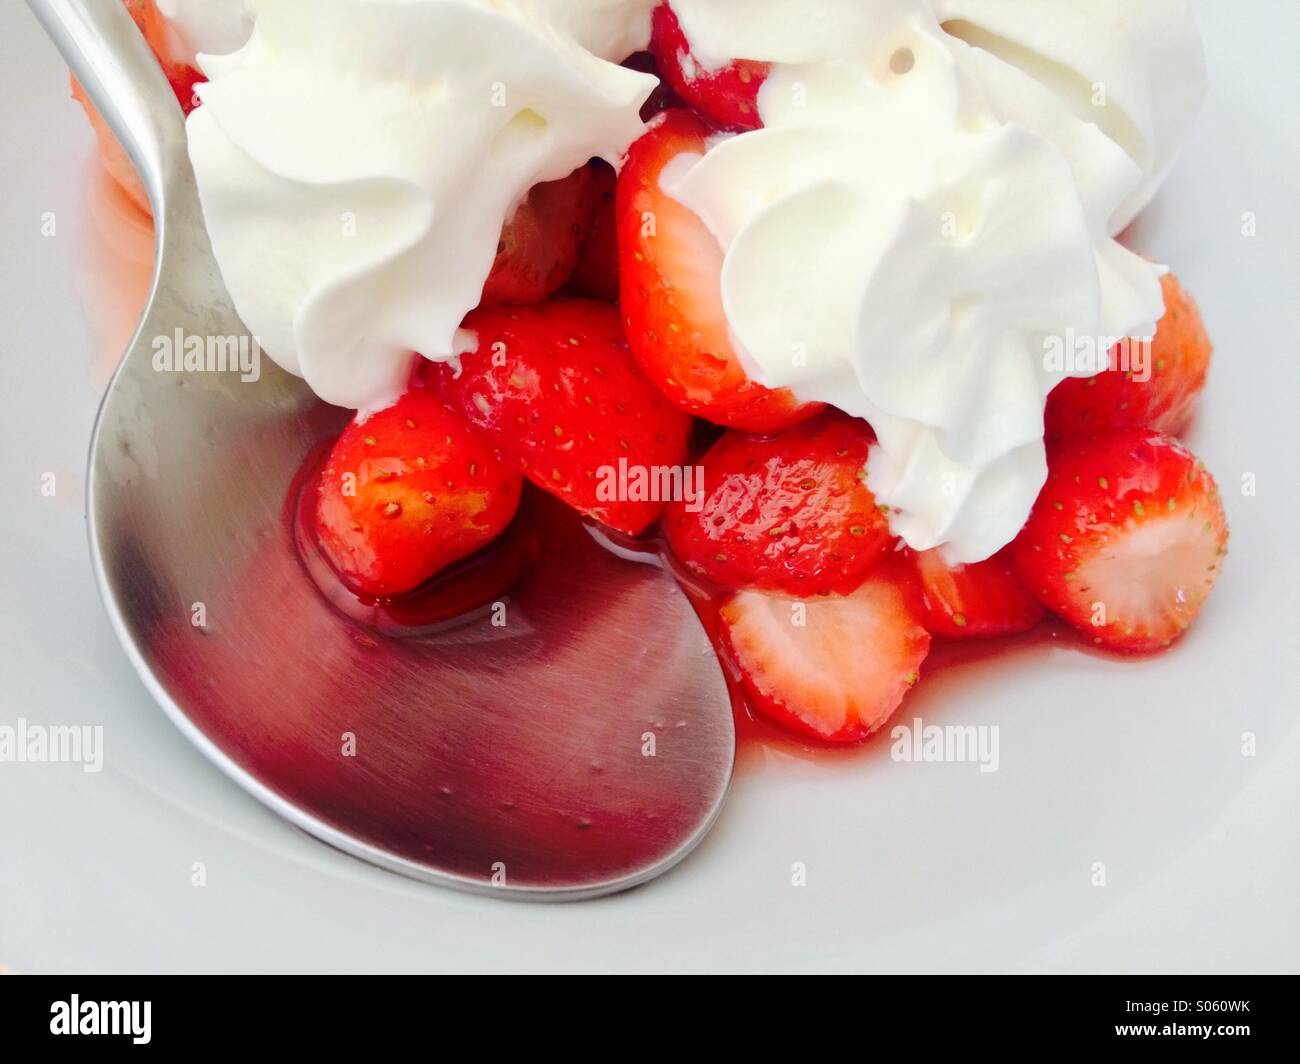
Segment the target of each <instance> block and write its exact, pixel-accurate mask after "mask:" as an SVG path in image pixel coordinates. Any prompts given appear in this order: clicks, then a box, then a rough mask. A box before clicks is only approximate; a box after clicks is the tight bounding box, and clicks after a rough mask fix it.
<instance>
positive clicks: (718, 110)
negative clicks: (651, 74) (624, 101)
mask: <svg viewBox="0 0 1300 1064" xmlns="http://www.w3.org/2000/svg"><path fill="white" fill-rule="evenodd" d="M652 25H653V34H652V36H651V39H650V51H651V53H652V54H653V55H654V57H655V60H656V61H657V62H658V64H659V69H660V71H661V72H662V73H663V77H664V80H665V81H667V82H668V84H669V85H671V86H672V88H673V89H674V91H676V93H677V94H678V95H679V96H680V97H681V98H682V99H683V100H685V101H686V102H687V103H688V104H690V106H692V107H694V108H695V109H696V110H697V111H699V112H700V113H701V114H704V115H706V116H707V117H709V118H711V119H712V120H713V121H714V122H716V123H717V124H718V125H719V126H721V127H722V128H723V129H730V130H737V131H740V130H746V129H758V128H759V127H760V126H762V124H763V120H762V119H761V118H760V117H759V114H758V90H759V88H760V87H761V86H762V84H763V82H764V80H765V79H766V78H767V74H768V69H769V67H768V64H767V63H758V62H753V61H751V60H748V59H736V60H734V61H733V62H731V63H728V64H727V65H726V66H724V67H721V68H719V69H717V70H709V69H708V68H706V67H704V66H703V65H701V63H700V61H699V60H698V59H697V58H696V56H695V54H694V53H693V52H692V51H691V44H690V42H689V41H688V40H687V39H686V34H685V33H684V32H683V31H682V27H681V23H680V22H679V21H678V20H677V15H676V14H675V13H674V12H673V9H672V6H671V5H670V4H668V3H662V4H660V5H659V6H658V7H657V8H655V12H654V17H653V24H652Z"/></svg>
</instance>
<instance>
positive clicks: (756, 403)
mask: <svg viewBox="0 0 1300 1064" xmlns="http://www.w3.org/2000/svg"><path fill="white" fill-rule="evenodd" d="M710 132H711V131H710V130H709V129H708V128H707V127H706V126H705V125H704V123H703V122H701V121H700V119H698V118H696V117H695V116H694V115H693V114H691V113H690V112H689V111H680V110H679V111H666V112H664V113H663V114H662V115H660V116H659V117H658V118H656V119H655V120H654V122H652V123H651V126H650V129H649V131H648V132H647V133H646V134H645V135H643V136H642V137H641V138H640V139H639V140H638V141H636V143H634V144H633V145H632V147H631V149H630V150H629V152H628V157H627V162H626V163H625V164H624V166H623V169H622V171H621V172H620V173H619V177H618V192H617V196H616V204H615V209H616V212H617V218H618V250H619V281H620V293H621V298H620V306H621V307H622V310H623V316H624V323H625V325H626V327H627V338H628V344H629V345H630V346H631V348H632V353H633V354H634V355H636V358H637V360H638V361H639V362H640V363H641V366H642V368H643V369H644V370H645V373H646V376H648V377H649V378H650V380H651V381H653V382H654V384H655V385H656V386H657V387H658V388H659V389H660V390H661V391H662V392H663V393H664V394H665V395H666V396H668V398H669V399H671V400H672V401H673V402H674V403H676V404H677V405H678V406H680V407H681V408H682V409H683V410H686V411H687V412H689V413H691V414H695V415H697V416H698V417H702V418H705V419H707V420H709V421H713V422H715V423H717V424H719V425H725V426H727V427H730V428H738V429H745V430H748V431H754V432H763V431H770V430H774V429H780V428H785V427H787V426H789V425H793V424H796V423H797V422H799V421H803V420H805V419H807V418H809V417H811V416H812V415H814V414H815V413H817V412H818V410H820V409H821V407H820V406H819V405H816V404H800V403H799V402H798V400H796V399H795V397H794V396H793V395H792V394H791V393H790V392H788V391H785V390H776V391H772V390H768V389H767V388H764V387H762V386H761V385H759V384H756V383H754V382H753V381H751V380H750V379H749V377H748V376H747V375H746V373H745V371H744V369H743V368H742V366H741V363H740V359H739V358H738V357H737V355H736V353H735V351H734V350H733V348H732V342H731V335H730V330H729V329H728V326H727V317H726V313H725V312H724V310H723V307H722V281H721V277H722V262H723V254H722V248H721V247H720V246H719V244H718V241H717V239H716V238H715V237H714V236H713V234H712V233H711V232H710V231H709V228H708V226H706V225H705V224H704V222H703V221H702V220H701V219H700V217H699V215H697V214H696V213H695V212H694V211H692V210H691V209H690V208H688V207H686V206H685V205H684V204H682V203H680V202H678V201H677V200H675V199H673V197H671V196H670V195H668V193H666V192H665V191H664V190H663V188H662V187H661V186H660V183H659V179H660V175H661V174H662V172H663V169H664V167H665V166H667V165H668V163H670V162H671V161H672V160H673V159H675V158H677V157H678V156H679V155H682V154H683V153H696V154H703V153H704V151H705V150H706V149H707V141H706V138H707V137H708V136H709V135H710Z"/></svg>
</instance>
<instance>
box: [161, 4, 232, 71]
mask: <svg viewBox="0 0 1300 1064" xmlns="http://www.w3.org/2000/svg"><path fill="white" fill-rule="evenodd" d="M157 4H158V10H159V12H161V13H162V15H163V16H165V17H166V19H167V23H168V25H169V27H170V29H171V31H172V33H171V38H172V39H171V40H170V41H169V45H170V48H171V54H170V56H169V58H170V59H172V60H173V61H174V62H179V63H187V64H190V63H193V62H194V57H195V56H197V55H199V54H200V53H208V54H212V55H224V54H226V53H227V52H233V51H235V49H237V48H242V47H243V45H244V42H245V41H247V40H248V37H249V34H251V33H252V32H253V16H252V14H251V13H250V12H249V10H248V3H247V0H157Z"/></svg>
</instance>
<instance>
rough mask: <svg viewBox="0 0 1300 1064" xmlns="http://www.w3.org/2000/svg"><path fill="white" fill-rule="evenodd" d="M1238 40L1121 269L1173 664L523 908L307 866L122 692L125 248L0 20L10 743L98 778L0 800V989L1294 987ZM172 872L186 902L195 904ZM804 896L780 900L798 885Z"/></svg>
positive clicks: (969, 690) (1288, 62)
mask: <svg viewBox="0 0 1300 1064" xmlns="http://www.w3.org/2000/svg"><path fill="white" fill-rule="evenodd" d="M1256 5H1258V7H1259V8H1261V9H1267V11H1268V12H1271V16H1270V17H1271V18H1272V20H1273V21H1272V22H1271V23H1270V22H1268V20H1267V19H1266V20H1262V21H1263V24H1261V20H1259V19H1255V20H1253V21H1248V20H1247V19H1246V18H1244V17H1243V15H1242V12H1241V10H1240V5H1234V4H1228V3H1226V2H1222V0H1220V2H1216V3H1205V4H1203V5H1202V15H1201V18H1202V25H1203V29H1204V32H1205V35H1206V38H1207V45H1208V50H1209V58H1210V69H1211V77H1212V82H1213V94H1212V96H1211V98H1210V100H1209V103H1208V105H1207V107H1206V109H1205V112H1204V115H1203V117H1202V120H1201V123H1200V126H1199V129H1198V132H1197V135H1196V139H1195V141H1194V143H1193V144H1192V145H1191V146H1190V148H1189V149H1188V150H1187V152H1186V153H1185V155H1184V157H1183V160H1182V162H1181V164H1180V166H1179V167H1178V169H1177V170H1176V171H1175V173H1174V176H1173V177H1172V179H1171V180H1170V182H1169V184H1168V186H1167V187H1166V189H1165V191H1164V193H1163V194H1162V196H1161V198H1160V199H1159V201H1158V202H1157V203H1156V205H1155V206H1154V207H1153V208H1152V209H1151V211H1149V212H1148V214H1147V215H1146V216H1144V218H1143V219H1142V221H1141V223H1140V226H1139V229H1138V238H1137V243H1138V245H1139V246H1140V248H1141V249H1142V250H1146V251H1149V252H1150V253H1152V254H1154V255H1155V256H1157V257H1160V258H1163V259H1164V260H1165V261H1168V262H1171V263H1172V264H1174V266H1175V267H1176V269H1177V271H1178V272H1179V274H1180V275H1181V277H1182V278H1183V280H1184V281H1185V282H1186V284H1187V286H1188V287H1189V289H1190V290H1191V291H1192V292H1193V293H1194V294H1195V295H1196V296H1197V297H1198V299H1199V300H1200V303H1201V306H1202V309H1203V311H1204V313H1205V317H1206V319H1207V321H1208V324H1209V327H1210V330H1211V333H1212V335H1213V336H1214V338H1215V340H1216V342H1217V345H1218V350H1217V355H1216V359H1217V361H1216V365H1215V369H1214V372H1213V375H1212V380H1211V386H1210V389H1209V392H1208V395H1207V397H1206V400H1205V402H1204V404H1203V406H1202V410H1201V414H1200V418H1199V421H1198V424H1197V427H1196V429H1195V432H1194V433H1193V434H1192V435H1191V436H1190V438H1189V442H1190V443H1191V444H1192V446H1193V447H1194V449H1196V450H1197V452H1198V453H1199V454H1200V455H1201V456H1202V457H1203V458H1204V459H1205V461H1206V462H1207V464H1208V465H1209V467H1210V469H1211V470H1212V471H1213V472H1214V473H1215V474H1216V475H1217V477H1218V479H1219V483H1220V485H1221V486H1222V488H1223V492H1224V495H1225V498H1226V503H1227V507H1228V511H1229V517H1230V519H1231V523H1232V533H1233V536H1232V554H1231V557H1230V559H1229V561H1228V565H1227V567H1226V571H1225V573H1224V577H1223V579H1222V581H1221V582H1220V585H1219V588H1218V590H1217V592H1216V593H1215V596H1214V598H1213V599H1212V601H1211V603H1210V605H1209V607H1208V609H1207V611H1206V613H1205V615H1204V616H1203V618H1202V619H1201V621H1200V623H1199V624H1198V625H1197V627H1196V628H1195V629H1194V630H1193V632H1192V633H1191V635H1190V636H1189V637H1188V638H1187V639H1186V640H1185V641H1184V642H1183V643H1182V644H1181V645H1180V646H1179V647H1178V648H1177V649H1176V650H1175V651H1174V652H1173V653H1170V654H1167V655H1165V656H1164V657H1162V658H1159V659H1155V660H1150V661H1142V662H1134V663H1122V662H1116V661H1111V660H1103V659H1098V658H1095V657H1092V656H1089V655H1087V654H1084V653H1081V652H1079V651H1078V650H1077V649H1075V648H1073V647H1072V646H1064V645H1058V646H1050V645H1043V644H1038V645H1032V646H1027V647H1023V648H1019V649H1017V650H1014V651H1008V652H1007V653H1005V654H1003V655H1000V656H993V657H985V658H983V659H981V660H978V661H975V662H972V663H968V664H966V665H964V666H961V667H953V668H947V669H944V670H942V671H940V672H938V673H936V674H935V675H932V676H930V677H929V678H928V679H927V680H926V682H925V683H924V684H922V686H921V688H920V689H919V690H918V692H917V694H916V695H915V696H914V698H913V699H912V700H911V701H910V703H909V704H908V705H906V706H905V707H904V712H903V719H904V720H910V719H911V718H912V717H916V716H919V717H922V718H924V719H925V720H926V721H927V722H930V723H939V724H943V723H957V722H960V723H971V724H984V725H997V726H998V727H999V728H1000V739H1001V749H1000V755H1001V765H1000V769H999V771H997V772H995V773H989V774H981V773H980V772H978V771H977V769H976V768H975V767H974V766H973V765H969V764H937V765H926V764H904V763H896V762H894V761H892V760H891V759H890V757H889V744H888V742H887V741H886V742H883V743H882V742H877V743H875V744H873V745H871V746H869V747H868V748H867V749H865V750H862V751H859V752H856V753H853V754H850V755H847V756H836V757H829V758H828V757H824V756H823V757H821V758H818V759H816V760H807V759H803V758H800V757H797V756H792V755H790V754H788V753H782V752H774V751H771V750H767V751H764V750H761V749H748V750H746V751H745V752H743V754H742V759H741V766H740V770H739V773H738V778H737V781H736V785H735V788H734V791H733V794H732V797H731V801H730V803H729V805H728V806H727V808H726V809H725V810H724V812H723V816H722V819H721V822H720V823H719V824H718V827H717V828H716V830H715V831H714V833H713V835H712V836H711V837H710V838H709V839H708V840H707V841H706V842H705V844H704V845H703V846H702V847H701V849H700V850H699V851H698V852H697V853H696V854H695V855H693V856H692V857H691V858H689V859H688V860H687V861H686V862H685V863H684V864H683V865H682V866H680V867H679V868H678V869H677V870H675V871H673V872H672V873H670V874H669V875H668V876H666V877H664V878H663V879H661V880H659V881H657V882H656V883H654V884H652V885H650V886H648V887H646V888H642V889H640V890H637V891H634V892H632V893H630V894H626V895H622V896H619V897H616V898H610V899H605V900H602V901H598V902H591V903H582V904H576V905H570V906H562V907H553V906H550V907H534V906H528V905H522V904H506V903H501V902H498V901H494V900H491V899H483V898H474V897H467V896H462V895H459V894H454V893H450V892H446V891H442V890H438V889H436V888H431V887H425V886H421V885H419V884H415V883H412V882H407V881H405V880H403V879H400V878H398V877H396V876H393V875H389V874H387V873H384V872H380V871H377V870H375V869H372V868H370V867H368V866H366V865H364V864H361V863H359V862H357V861H355V860H352V859H351V858H348V857H344V856H342V855H340V854H337V853H335V852H333V851H332V850H329V849H327V848H326V847H324V846H322V845H321V844H320V843H317V842H315V841H314V840H312V839H310V838H308V837H307V836H305V835H303V834H301V833H299V832H298V831H296V830H295V829H293V828H291V827H289V826H288V825H287V824H286V823H284V822H282V821H280V820H278V819H277V818H276V817H275V816H273V815H272V814H271V813H269V812H268V811H267V810H265V809H263V808H262V807H261V806H259V805H258V804H257V803H256V802H254V801H253V799H251V798H249V797H248V796H246V795H245V794H243V793H242V792H241V791H239V790H238V789H237V788H236V787H235V786H234V785H233V784H232V783H230V782H229V781H228V780H227V779H226V778H225V777H223V776H222V775H220V773H219V772H218V771H217V770H216V769H215V768H213V767H212V766H211V765H209V764H208V763H207V762H206V761H204V760H203V758H202V757H201V756H200V755H199V754H198V753H197V752H196V751H195V750H193V749H192V748H190V747H189V746H188V744H187V743H186V742H185V741H184V740H183V739H182V738H181V736H180V735H179V734H178V733H177V732H176V731H175V729H173V727H172V726H171V725H170V724H169V723H168V722H167V721H166V719H165V718H164V717H163V715H162V713H161V711H159V710H158V709H157V708H156V707H155V706H154V704H153V703H152V702H151V701H150V699H149V697H148V696H147V695H146V694H145V692H144V690H143V688H142V687H141V686H140V685H139V683H138V682H137V681H136V678H135V676H134V674H133V673H132V671H131V669H130V667H129V666H128V664H127V662H126V659H125V658H124V657H123V655H122V654H121V653H120V651H119V649H118V647H117V644H116V643H115V641H114V638H113V636H112V634H111V632H110V631H109V627H108V624H107V621H106V619H105V616H104V614H103V611H102V609H101V608H100V605H99V602H98V600H97V597H96V594H95V589H94V585H93V581H92V578H91V573H90V566H89V562H88V559H87V552H86V545H85V531H84V524H83V508H82V500H81V490H82V485H83V474H82V467H83V463H84V458H85V453H86V447H87V442H88V438H89V433H90V427H91V421H92V418H93V415H94V409H95V405H96V401H97V398H98V390H99V388H100V387H102V383H103V380H104V377H105V374H106V368H107V366H109V365H111V362H112V361H113V357H114V355H115V353H116V352H115V351H113V350H102V351H99V352H98V353H92V348H94V347H96V346H101V347H103V346H107V347H112V344H111V343H108V344H105V343H104V342H103V341H102V340H101V341H99V342H98V343H95V342H92V339H91V337H92V335H95V336H101V337H102V336H103V335H104V330H105V328H106V327H105V325H104V324H103V322H102V317H103V313H104V308H103V307H99V308H98V309H96V308H94V307H93V306H92V307H91V308H90V313H88V301H89V302H91V303H93V299H91V294H92V293H94V292H95V291H97V290H98V289H99V287H100V285H101V283H102V281H103V276H102V275H103V274H104V273H105V272H112V273H114V274H118V275H120V274H121V273H122V272H126V273H128V274H130V273H131V272H132V271H131V269H129V268H127V267H124V266H123V265H122V263H121V261H120V258H119V259H116V260H115V259H114V256H113V255H112V254H110V253H109V252H108V251H107V250H106V249H105V242H106V241H107V242H108V243H113V242H118V241H119V238H120V234H117V235H114V234H113V233H112V232H111V231H109V232H108V233H107V235H105V234H104V233H102V232H99V233H98V235H96V234H97V230H96V228H95V226H94V225H93V224H92V219H91V217H90V214H89V206H88V205H89V203H90V198H89V196H88V191H87V190H88V187H89V185H90V184H91V182H92V180H93V177H92V175H93V171H92V169H91V167H90V164H89V162H88V160H89V158H90V155H91V138H90V133H89V131H88V129H87V128H86V125H85V122H84V120H83V118H82V117H81V115H80V113H79V110H78V109H77V108H76V107H75V106H74V105H73V104H72V103H71V102H70V101H69V100H68V94H67V82H66V75H65V73H64V71H63V68H62V65H61V63H60V62H59V60H58V58H57V56H56V55H55V53H54V51H53V49H52V48H51V47H50V46H49V45H48V44H47V43H46V42H45V41H44V40H43V38H42V37H41V35H40V33H39V31H38V30H37V28H36V25H35V23H34V21H33V20H32V19H31V17H30V16H29V15H28V13H27V11H26V10H25V8H24V6H23V5H22V4H19V3H18V2H17V0H4V3H3V5H2V6H0V69H3V70H4V71H5V74H4V80H5V84H4V88H5V91H4V93H3V94H0V173H2V174H3V186H2V187H3V189H4V195H3V198H0V218H2V219H3V227H2V228H0V232H2V233H3V234H4V235H3V241H4V243H3V257H2V258H0V323H3V331H2V333H0V347H2V349H3V352H2V354H0V375H2V376H0V395H2V396H3V397H4V399H5V413H4V416H3V417H2V418H0V469H2V471H3V477H4V489H5V490H4V494H3V497H2V498H3V505H4V506H5V508H6V512H5V514H4V518H3V520H2V521H0V530H2V531H0V535H2V536H3V540H2V543H3V551H2V552H0V557H3V560H4V565H5V568H6V570H7V571H6V573H5V591H4V597H3V610H2V611H0V724H13V723H15V722H16V720H17V718H19V717H25V718H26V719H27V720H29V721H31V722H34V723H44V724H55V723H62V724H89V725H96V724H99V725H102V726H103V728H104V734H105V747H106V751H107V753H106V763H105V766H104V769H103V771H102V772H100V773H98V774H89V773H85V772H83V771H81V769H80V768H79V767H77V766H73V765H15V764H0V830H2V834H0V898H3V905H0V964H8V965H9V966H10V967H12V968H16V969H18V970H20V971H36V972H39V971H55V970H67V969H76V970H88V971H105V970H115V971H137V970H138V971H148V970H205V971H206V970H294V971H298V970H364V971H370V970H442V969H457V970H479V969H502V968H507V969H554V970H568V969H591V968H596V969H604V970H622V969H664V968H666V969H687V970H696V969H883V970H905V971H906V970H971V969H975V970H1043V969H1046V970H1198V971H1199V970H1211V971H1212V970H1225V969H1227V970H1243V969H1250V970H1256V969H1283V970H1286V969H1294V968H1295V967H1296V966H1297V946H1298V945H1300V913H1298V912H1297V898H1300V838H1298V834H1297V830H1296V821H1295V817H1296V810H1297V808H1300V774H1297V772H1296V767H1297V764H1298V763H1300V729H1298V728H1297V724H1296V707H1297V703H1298V702H1300V684H1298V682H1297V679H1298V667H1297V648H1298V647H1300V626H1298V625H1297V616H1298V614H1300V607H1298V606H1297V603H1298V602H1300V565H1297V564H1296V562H1295V554H1294V552H1295V543H1296V538H1297V529H1300V506H1298V505H1297V491H1296V458H1295V455H1296V453H1297V431H1296V426H1297V422H1298V421H1300V414H1298V412H1297V403H1298V401H1300V388H1298V387H1297V384H1298V383H1300V381H1298V374H1297V346H1296V335H1297V312H1296V288H1297V282H1298V281H1300V264H1298V259H1297V256H1298V252H1297V248H1300V232H1298V231H1297V208H1296V190H1297V188H1300V165H1298V160H1297V144H1298V143H1300V136H1298V135H1297V133H1298V130H1297V120H1296V111H1295V106H1294V105H1295V99H1296V92H1297V85H1296V79H1295V74H1294V69H1295V67H1294V62H1295V55H1296V54H1297V53H1300V40H1298V39H1297V22H1296V20H1295V19H1294V18H1293V17H1291V15H1292V14H1293V13H1289V12H1288V9H1289V5H1288V4H1284V3H1281V2H1271V0H1254V3H1253V4H1252V5H1250V6H1252V7H1254V6H1256ZM1258 13H1262V12H1257V14H1258ZM1246 212H1252V213H1253V214H1254V216H1255V217H1256V219H1257V226H1258V235H1256V236H1254V237H1245V236H1243V235H1242V218H1243V215H1244V214H1245V213H1246ZM51 216H52V217H53V219H54V222H55V225H56V232H55V234H54V235H50V236H47V235H43V223H45V228H47V229H48V221H49V218H50V217H51ZM96 247H98V251H95V250H94V249H95V248H96ZM145 268H147V267H143V266H141V265H137V266H136V267H135V268H134V272H135V273H136V274H138V273H139V271H140V270H141V269H145ZM92 319H93V320H95V321H96V322H97V323H98V324H96V326H95V328H94V330H92V328H91V326H90V324H89V322H90V321H91V320H92ZM116 328H117V329H118V332H119V335H120V331H121V329H122V328H123V325H122V323H118V325H117V327H116ZM110 331H111V330H110ZM45 473H54V474H55V476H56V485H57V494H56V495H55V497H53V498H47V497H45V496H43V495H42V494H41V485H42V476H43V474H45ZM1246 474H1253V475H1254V478H1255V482H1256V485H1257V492H1256V494H1255V495H1253V496H1246V495H1243V493H1242V490H1241V485H1242V478H1243V477H1244V476H1245V475H1246ZM1244 733H1251V734H1253V735H1254V736H1255V737H1256V742H1257V754H1256V755H1255V756H1253V757H1246V756H1243V754H1242V743H1243V734H1244ZM196 862H202V864H203V865H204V867H205V869H206V880H207V882H206V886H194V885H192V883H191V880H192V876H193V871H192V869H193V866H194V865H195V863H196ZM796 862H802V863H803V864H804V865H805V866H806V868H807V885H806V886H802V887H798V886H794V885H792V882H791V880H792V866H793V865H794V864H795V863H796ZM1097 862H1101V863H1104V865H1105V872H1106V885H1105V886H1095V885H1093V879H1094V865H1095V863H1097Z"/></svg>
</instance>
